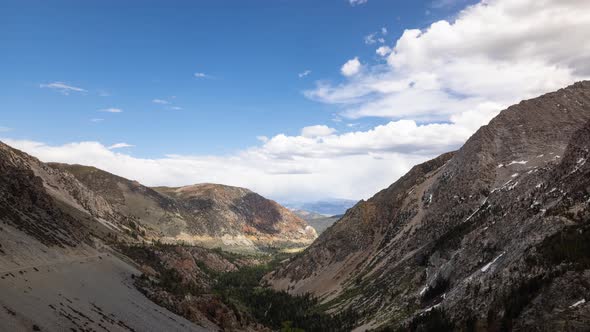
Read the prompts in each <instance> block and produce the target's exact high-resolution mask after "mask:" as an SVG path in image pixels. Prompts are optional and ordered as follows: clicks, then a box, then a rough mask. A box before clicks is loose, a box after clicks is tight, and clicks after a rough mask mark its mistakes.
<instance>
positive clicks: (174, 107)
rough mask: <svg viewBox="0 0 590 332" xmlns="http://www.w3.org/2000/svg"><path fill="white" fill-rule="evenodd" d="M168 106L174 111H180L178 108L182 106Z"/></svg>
mask: <svg viewBox="0 0 590 332" xmlns="http://www.w3.org/2000/svg"><path fill="white" fill-rule="evenodd" d="M169 108H170V109H171V110H174V111H180V110H182V107H180V106H170V107H169Z"/></svg>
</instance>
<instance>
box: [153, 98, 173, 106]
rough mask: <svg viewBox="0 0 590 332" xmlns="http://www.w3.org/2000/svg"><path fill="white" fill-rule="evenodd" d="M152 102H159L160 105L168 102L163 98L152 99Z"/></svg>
mask: <svg viewBox="0 0 590 332" xmlns="http://www.w3.org/2000/svg"><path fill="white" fill-rule="evenodd" d="M152 103H154V104H160V105H168V104H170V102H169V101H167V100H164V99H152Z"/></svg>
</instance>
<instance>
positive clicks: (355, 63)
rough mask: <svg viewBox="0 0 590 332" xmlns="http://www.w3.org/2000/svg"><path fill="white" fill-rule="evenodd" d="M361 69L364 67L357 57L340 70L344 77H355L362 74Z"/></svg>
mask: <svg viewBox="0 0 590 332" xmlns="http://www.w3.org/2000/svg"><path fill="white" fill-rule="evenodd" d="M361 67H362V65H361V62H360V61H359V58H358V57H355V58H354V59H350V60H348V61H346V63H345V64H344V65H342V68H340V72H341V73H342V75H344V76H354V75H356V74H358V73H359V72H360V70H361Z"/></svg>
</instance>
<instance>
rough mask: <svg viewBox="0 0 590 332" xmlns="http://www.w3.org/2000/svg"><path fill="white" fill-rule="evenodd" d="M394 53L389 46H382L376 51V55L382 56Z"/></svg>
mask: <svg viewBox="0 0 590 332" xmlns="http://www.w3.org/2000/svg"><path fill="white" fill-rule="evenodd" d="M392 51H393V50H392V49H391V47H389V46H381V47H379V48H378V49H377V50H376V51H375V53H377V54H379V55H380V56H387V55H388V54H389V53H391V52H392Z"/></svg>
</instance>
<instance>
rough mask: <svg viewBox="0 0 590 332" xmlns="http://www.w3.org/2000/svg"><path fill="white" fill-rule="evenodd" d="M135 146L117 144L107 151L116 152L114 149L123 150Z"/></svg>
mask: <svg viewBox="0 0 590 332" xmlns="http://www.w3.org/2000/svg"><path fill="white" fill-rule="evenodd" d="M134 146H135V145H131V144H127V143H116V144H113V145H111V146H109V147H108V148H107V149H109V150H114V149H123V148H132V147H134Z"/></svg>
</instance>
